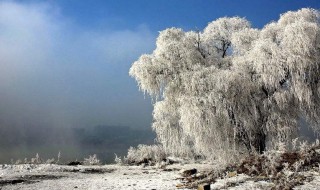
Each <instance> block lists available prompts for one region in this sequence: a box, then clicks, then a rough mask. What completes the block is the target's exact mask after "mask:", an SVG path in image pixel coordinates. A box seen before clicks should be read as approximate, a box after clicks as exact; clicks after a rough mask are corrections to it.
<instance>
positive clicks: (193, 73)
mask: <svg viewBox="0 0 320 190" xmlns="http://www.w3.org/2000/svg"><path fill="white" fill-rule="evenodd" d="M129 74H130V75H131V76H132V77H134V78H135V79H136V80H137V82H138V85H139V87H140V89H141V90H142V91H144V92H145V93H148V94H149V95H151V96H152V97H153V99H154V100H155V104H154V111H153V117H154V122H153V126H152V127H153V129H154V130H155V131H156V133H157V136H158V140H159V142H161V143H162V144H163V146H164V148H165V150H166V151H167V152H168V153H173V154H178V155H186V156H188V155H193V154H201V155H204V156H206V157H208V158H211V157H217V156H219V157H221V156H223V155H230V154H235V153H238V152H239V151H243V150H247V151H248V152H252V151H256V152H263V151H264V150H266V148H267V147H269V148H273V144H272V142H275V141H279V140H280V141H282V142H286V141H287V140H290V139H291V138H293V137H295V136H296V135H297V130H298V124H297V120H298V119H299V118H301V117H303V118H306V119H307V121H308V122H309V124H310V126H311V127H312V129H314V130H315V131H317V130H318V129H319V122H320V97H319V96H320V84H319V80H320V16H319V12H318V11H317V10H314V9H301V10H299V11H296V12H287V13H285V14H283V15H281V17H280V19H279V21H277V22H272V23H269V24H267V25H266V26H265V27H264V28H262V29H260V30H258V29H253V28H251V26H250V23H249V22H248V21H247V20H246V19H244V18H239V17H232V18H227V17H224V18H220V19H218V20H216V21H213V22H211V23H209V24H208V26H207V27H206V28H205V29H204V30H203V32H195V31H189V32H185V31H183V30H182V29H179V28H169V29H166V30H164V31H162V32H160V34H159V37H158V39H157V42H156V49H155V50H154V51H153V53H152V54H148V55H142V56H141V57H140V58H139V59H138V60H137V61H136V62H135V63H133V65H132V67H131V69H130V72H129Z"/></svg>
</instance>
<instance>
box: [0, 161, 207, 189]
mask: <svg viewBox="0 0 320 190" xmlns="http://www.w3.org/2000/svg"><path fill="white" fill-rule="evenodd" d="M193 167H197V168H202V170H205V168H207V169H210V168H209V167H205V166H202V167H201V166H197V165H171V166H170V167H167V168H166V169H160V168H156V167H142V166H118V165H105V166H62V165H48V164H41V165H2V167H1V170H0V177H1V178H0V181H1V184H0V189H1V190H9V189H10V190H13V189H53V190H54V189H56V190H61V189H149V190H150V189H176V185H177V184H179V183H180V181H179V179H178V178H181V176H180V175H179V172H181V171H180V170H181V169H183V168H185V169H190V168H193Z"/></svg>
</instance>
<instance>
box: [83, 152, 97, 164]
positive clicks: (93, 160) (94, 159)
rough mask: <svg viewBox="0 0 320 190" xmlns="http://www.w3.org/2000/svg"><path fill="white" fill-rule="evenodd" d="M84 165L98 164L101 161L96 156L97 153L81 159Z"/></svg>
mask: <svg viewBox="0 0 320 190" xmlns="http://www.w3.org/2000/svg"><path fill="white" fill-rule="evenodd" d="M83 164H84V165H100V164H101V162H100V160H99V159H98V158H97V155H96V154H94V155H92V156H91V155H89V158H85V159H84V161H83Z"/></svg>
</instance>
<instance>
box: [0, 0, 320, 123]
mask: <svg viewBox="0 0 320 190" xmlns="http://www.w3.org/2000/svg"><path fill="white" fill-rule="evenodd" d="M303 7H311V8H316V9H320V1H319V0H263V1H253V0H251V1H249V0H242V1H240V0H238V1H237V0H211V1H209V0H207V1H205V0H180V1H178V0H161V1H153V0H135V1H133V0H127V1H125V0H114V1H111V0H109V1H107V0H48V1H40V0H30V1H28V0H16V1H0V115H1V118H0V124H1V126H8V127H9V126H10V127H11V126H15V127H22V126H24V127H25V126H27V127H32V126H48V127H55V126H59V127H61V126H62V127H91V126H94V125H100V124H102V125H104V124H105V125H126V126H131V127H141V128H148V127H150V124H151V121H152V117H151V114H152V103H151V100H150V99H149V98H147V96H146V97H145V96H144V94H143V93H142V92H139V89H138V87H137V84H136V82H135V81H134V79H132V78H130V77H129V76H128V70H129V68H130V65H131V64H132V63H133V62H134V61H135V60H137V59H138V57H139V56H140V55H141V54H143V53H150V52H152V50H153V49H154V48H155V45H154V44H155V40H156V37H157V35H158V32H159V31H160V30H163V29H165V28H168V27H181V28H183V29H184V30H192V29H197V28H198V29H203V28H204V27H205V26H206V24H207V23H208V22H210V21H212V20H215V19H217V18H219V17H223V16H240V17H246V18H247V19H248V20H249V21H251V23H252V25H253V27H258V28H261V27H263V25H265V24H266V23H268V22H270V21H272V20H277V19H278V18H279V15H280V14H281V13H284V12H286V11H289V10H298V9H300V8H303Z"/></svg>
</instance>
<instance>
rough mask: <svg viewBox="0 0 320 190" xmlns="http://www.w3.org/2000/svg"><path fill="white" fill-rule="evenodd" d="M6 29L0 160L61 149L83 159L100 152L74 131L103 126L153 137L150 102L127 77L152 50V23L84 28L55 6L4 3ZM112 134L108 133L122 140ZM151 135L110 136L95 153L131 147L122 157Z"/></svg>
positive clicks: (0, 44) (0, 13) (0, 72)
mask: <svg viewBox="0 0 320 190" xmlns="http://www.w3.org/2000/svg"><path fill="white" fill-rule="evenodd" d="M0 27H1V30H0V62H1V68H0V126H1V127H0V134H1V139H0V142H1V143H0V149H1V152H6V154H3V153H1V156H0V162H4V161H6V162H7V161H8V160H10V157H12V158H14V159H16V158H19V157H24V156H26V157H29V156H30V154H35V152H39V154H47V155H48V156H49V155H52V156H56V154H57V153H58V151H59V150H61V153H62V154H63V155H64V156H65V157H67V158H70V159H71V158H73V159H75V158H77V157H78V158H79V159H80V158H81V157H82V156H83V154H84V153H89V152H90V154H92V153H93V152H94V151H93V150H92V149H90V148H84V147H81V144H80V142H79V141H81V140H79V139H78V137H77V135H79V134H78V133H76V131H77V130H78V129H79V130H82V129H83V130H88V131H91V130H95V128H94V126H97V125H104V126H128V127H131V128H133V129H144V130H146V132H143V133H146V134H151V129H150V127H149V126H150V123H151V105H152V104H151V100H150V99H148V98H146V99H145V98H144V97H143V96H141V93H140V92H138V90H137V89H136V85H135V83H134V81H133V80H132V79H130V77H129V76H128V70H129V67H130V65H131V62H132V61H133V60H134V59H135V58H136V57H137V56H139V55H140V54H141V53H143V52H148V51H150V50H151V48H152V47H153V46H154V45H153V44H154V40H155V39H154V38H155V37H154V36H153V34H152V33H151V32H150V30H149V29H148V27H147V26H145V25H139V26H137V27H135V28H134V29H123V30H122V29H119V30H118V29H112V28H109V27H108V26H107V25H105V26H100V27H96V28H86V27H82V26H80V25H78V24H77V23H75V22H74V21H72V20H71V19H69V18H68V17H65V16H64V15H62V13H61V11H60V9H59V7H58V6H55V5H54V4H50V3H44V2H37V3H27V2H26V3H23V2H17V1H1V2H0ZM92 128H93V129H92ZM107 128H108V127H107ZM113 129H114V130H111V131H110V133H108V134H112V135H113V136H117V135H121V134H117V132H118V131H117V128H115V127H114V128H113ZM101 130H104V129H101ZM136 133H137V135H138V136H139V134H138V132H136ZM151 136H152V138H154V136H153V135H151ZM151 136H150V135H140V136H139V137H137V138H134V137H129V136H128V139H126V141H127V142H121V141H123V139H121V140H116V139H113V140H112V141H110V140H109V141H108V139H107V137H106V139H105V140H106V142H108V144H109V145H107V146H106V145H105V144H103V143H102V144H103V145H102V144H97V146H99V148H97V147H96V148H95V151H97V152H96V153H99V152H103V151H108V153H111V154H110V156H112V157H114V154H113V151H114V152H117V151H115V150H114V149H113V150H110V147H109V146H110V145H111V146H112V145H116V144H122V145H123V144H125V146H124V145H123V147H120V149H121V151H122V152H124V151H125V150H124V149H127V148H128V146H129V145H130V142H129V141H130V140H131V141H132V144H135V142H141V143H143V142H150V139H151V138H150V137H151ZM99 138H101V139H102V138H103V137H102V136H101V137H99ZM66 144H67V145H68V146H65V145H66ZM84 144H85V145H86V143H84ZM88 145H92V144H90V143H89V144H88ZM37 146H39V147H37ZM46 146H49V147H52V148H45V147H46ZM92 146H93V145H92ZM80 147H81V148H80ZM37 149H39V150H37ZM41 149H44V150H45V151H42V150H41ZM97 149H98V150H97ZM108 149H109V150H108ZM51 150H52V152H51ZM42 152H43V153H42ZM49 152H50V154H49ZM24 154H25V155H24ZM72 154H75V155H74V156H72ZM79 154H81V156H80V155H79ZM47 155H44V156H47ZM76 155H78V156H76ZM103 156H105V154H104V155H103Z"/></svg>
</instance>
